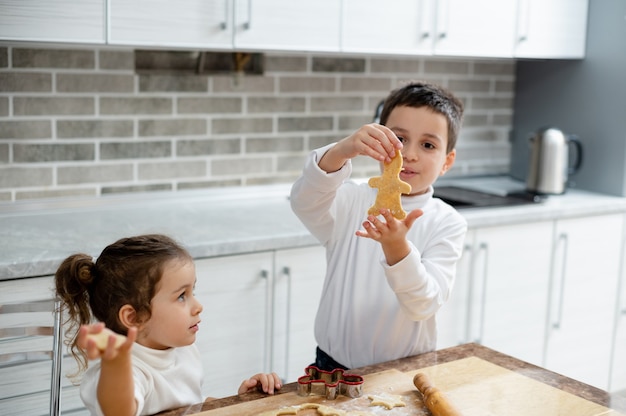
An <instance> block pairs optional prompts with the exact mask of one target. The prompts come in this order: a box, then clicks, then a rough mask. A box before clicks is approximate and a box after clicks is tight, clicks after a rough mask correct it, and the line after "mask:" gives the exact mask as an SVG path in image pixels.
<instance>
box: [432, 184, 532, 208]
mask: <svg viewBox="0 0 626 416" xmlns="http://www.w3.org/2000/svg"><path fill="white" fill-rule="evenodd" d="M433 196H434V197H435V198H439V199H441V200H443V201H444V202H446V203H448V204H450V205H452V206H453V207H455V208H457V209H463V208H491V207H510V206H516V205H525V204H536V203H538V202H541V201H542V200H543V198H542V197H541V196H539V195H537V194H533V193H530V192H525V191H521V192H514V193H509V194H506V195H496V194H491V193H488V192H481V191H476V190H472V189H466V188H461V187H459V186H436V187H435V192H434V195H433Z"/></svg>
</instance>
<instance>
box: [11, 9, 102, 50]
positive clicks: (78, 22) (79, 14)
mask: <svg viewBox="0 0 626 416" xmlns="http://www.w3.org/2000/svg"><path fill="white" fill-rule="evenodd" d="M105 1H106V0H81V1H73V0H0V39H2V40H16V41H37V42H38V41H43V42H62V43H92V44H104V42H105V35H104V33H105V30H104V29H105V27H106V26H105V24H106V21H105V10H106V3H105Z"/></svg>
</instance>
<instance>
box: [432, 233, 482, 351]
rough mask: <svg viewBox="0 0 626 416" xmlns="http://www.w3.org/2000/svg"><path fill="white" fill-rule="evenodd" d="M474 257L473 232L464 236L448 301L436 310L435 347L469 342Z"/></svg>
mask: <svg viewBox="0 0 626 416" xmlns="http://www.w3.org/2000/svg"><path fill="white" fill-rule="evenodd" d="M473 259H474V232H473V231H468V233H467V235H466V236H465V244H464V246H463V254H462V256H461V258H460V259H459V262H458V263H457V266H456V279H455V281H454V287H453V288H452V293H451V294H450V298H449V299H448V301H447V302H446V303H445V304H444V305H443V306H442V307H441V309H440V310H439V312H437V316H436V319H437V349H441V348H448V347H454V346H455V345H461V344H464V343H466V342H469V341H470V340H469V339H468V321H467V320H468V311H469V294H470V282H471V280H472V275H471V270H472V268H473V267H472V265H473Z"/></svg>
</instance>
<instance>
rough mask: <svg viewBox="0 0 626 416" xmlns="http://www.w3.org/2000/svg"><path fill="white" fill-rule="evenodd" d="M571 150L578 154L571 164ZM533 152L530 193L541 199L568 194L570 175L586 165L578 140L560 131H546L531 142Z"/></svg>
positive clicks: (527, 185) (531, 156)
mask: <svg viewBox="0 0 626 416" xmlns="http://www.w3.org/2000/svg"><path fill="white" fill-rule="evenodd" d="M570 146H572V147H574V148H575V150H576V152H575V156H576V158H575V160H574V162H573V163H571V164H570V161H569V154H570ZM530 150H531V155H530V159H529V165H528V176H527V177H526V190H527V191H528V192H530V193H534V194H540V195H541V194H554V195H558V194H562V193H564V192H565V189H566V188H567V185H568V177H569V175H571V174H573V173H575V172H577V171H578V169H580V166H581V164H582V160H583V148H582V144H581V143H580V141H579V140H578V138H577V137H576V136H573V135H567V134H565V133H563V132H562V131H561V130H559V129H557V128H554V127H546V128H542V129H540V130H539V131H537V132H536V133H535V135H534V136H533V137H531V138H530Z"/></svg>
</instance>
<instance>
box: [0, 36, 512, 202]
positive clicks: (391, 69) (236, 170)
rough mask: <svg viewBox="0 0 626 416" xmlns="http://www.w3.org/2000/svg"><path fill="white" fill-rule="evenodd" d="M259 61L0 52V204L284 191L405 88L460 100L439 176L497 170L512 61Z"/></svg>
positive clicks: (368, 167)
mask: <svg viewBox="0 0 626 416" xmlns="http://www.w3.org/2000/svg"><path fill="white" fill-rule="evenodd" d="M264 65H265V72H264V74H263V75H243V76H238V75H236V74H226V75H197V74H193V73H185V74H181V73H136V72H135V69H134V52H133V51H132V50H115V49H110V48H96V49H92V48H84V49H80V48H77V49H75V48H67V47H66V48H63V49H58V48H53V47H48V46H46V47H33V46H24V45H15V44H2V45H0V201H1V202H9V203H10V202H15V201H19V200H26V199H45V198H76V197H84V196H100V195H104V194H113V193H132V192H149V191H179V190H185V189H193V188H205V187H225V186H235V187H239V186H253V185H261V184H273V183H291V182H293V180H294V179H295V177H296V176H297V175H298V173H299V170H300V168H301V166H302V163H303V159H304V157H305V155H306V154H307V153H308V152H309V150H310V149H313V148H315V147H318V146H321V145H324V144H326V143H330V142H332V141H335V140H338V139H340V138H342V137H344V136H346V135H348V134H349V133H350V132H352V131H353V130H356V129H357V128H358V127H360V126H361V125H362V124H365V123H368V122H370V121H371V120H372V117H373V114H374V110H375V107H376V105H377V103H378V102H379V101H380V100H381V99H383V98H384V97H385V96H386V94H387V93H388V92H389V91H390V90H391V89H393V88H395V87H397V86H398V85H400V84H402V83H404V82H406V81H408V80H412V79H426V80H429V81H434V82H437V83H440V84H442V85H444V86H446V87H448V88H449V89H451V90H452V91H453V92H455V93H456V94H457V95H458V96H459V97H461V98H462V99H463V100H464V102H465V105H466V117H465V122H464V126H463V129H462V132H461V135H460V138H459V143H458V147H457V151H458V157H457V163H456V165H455V167H454V168H453V170H452V171H451V172H450V173H449V175H470V174H490V173H504V172H508V168H509V149H510V145H509V142H508V135H509V130H510V128H511V124H512V113H513V94H514V81H515V62H514V61H513V60H467V59H457V60H453V59H435V58H430V57H429V58H395V57H386V56H349V57H346V56H323V55H310V54H276V53H271V54H266V55H265V62H264ZM354 165H355V175H356V176H359V177H367V176H371V175H373V174H376V173H377V171H378V167H377V165H376V164H375V163H372V162H371V161H370V160H368V159H361V160H356V161H355V163H354Z"/></svg>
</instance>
